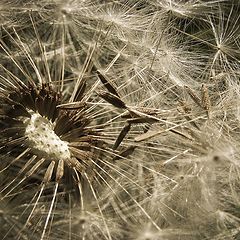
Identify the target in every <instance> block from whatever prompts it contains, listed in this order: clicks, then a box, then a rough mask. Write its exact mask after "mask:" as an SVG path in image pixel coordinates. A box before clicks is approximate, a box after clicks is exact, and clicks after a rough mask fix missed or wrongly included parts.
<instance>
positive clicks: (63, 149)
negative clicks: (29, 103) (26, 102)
mask: <svg viewBox="0 0 240 240" xmlns="http://www.w3.org/2000/svg"><path fill="white" fill-rule="evenodd" d="M31 115H32V116H31V118H30V119H29V120H27V121H26V122H25V123H26V124H27V125H26V131H25V135H26V136H27V137H28V139H29V141H30V142H31V143H32V144H33V146H32V147H33V148H34V149H36V150H39V151H41V152H44V153H46V154H47V156H48V157H50V158H57V159H59V158H61V159H68V158H70V156H71V155H70V152H69V149H68V143H67V142H65V141H62V140H61V139H60V138H59V137H58V136H57V135H56V133H55V132H54V130H53V129H54V125H53V123H51V122H50V121H49V120H48V119H47V118H45V117H42V116H41V115H40V114H39V113H32V114H31Z"/></svg>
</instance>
